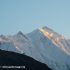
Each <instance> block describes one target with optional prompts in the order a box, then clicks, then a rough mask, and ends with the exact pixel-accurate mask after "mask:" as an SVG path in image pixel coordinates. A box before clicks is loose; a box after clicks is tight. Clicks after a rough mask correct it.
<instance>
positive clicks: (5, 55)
mask: <svg viewBox="0 0 70 70" xmlns="http://www.w3.org/2000/svg"><path fill="white" fill-rule="evenodd" d="M0 66H25V68H23V70H51V69H50V68H49V67H47V66H46V65H45V64H43V63H40V62H38V61H36V60H34V59H33V58H31V57H29V56H26V55H22V54H18V53H14V52H8V51H4V50H0Z"/></svg>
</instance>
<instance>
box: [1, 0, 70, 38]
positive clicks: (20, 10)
mask: <svg viewBox="0 0 70 70" xmlns="http://www.w3.org/2000/svg"><path fill="white" fill-rule="evenodd" d="M43 26H47V27H50V28H51V29H53V30H54V31H56V32H58V33H60V34H62V35H64V36H65V37H66V38H69V39H70V0H0V34H6V35H8V34H16V33H17V32H18V31H22V32H23V33H29V32H31V31H33V30H35V29H37V28H40V27H43Z"/></svg>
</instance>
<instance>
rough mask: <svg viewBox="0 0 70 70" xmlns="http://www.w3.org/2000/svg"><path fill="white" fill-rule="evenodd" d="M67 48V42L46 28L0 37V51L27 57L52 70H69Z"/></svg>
mask: <svg viewBox="0 0 70 70" xmlns="http://www.w3.org/2000/svg"><path fill="white" fill-rule="evenodd" d="M69 47H70V44H69V41H67V40H66V39H65V38H64V37H63V36H62V35H60V34H58V33H56V32H55V31H53V30H52V29H50V28H48V27H43V28H40V29H36V30H34V31H33V32H31V33H28V34H23V33H22V32H18V33H17V34H16V35H13V36H2V35H1V36H0V49H2V50H7V51H13V52H18V53H21V54H25V55H28V56H30V57H32V58H34V59H36V60H38V61H40V62H42V63H45V64H47V65H48V66H49V67H50V68H52V69H53V70H69V69H70V48H69ZM11 48H12V50H11Z"/></svg>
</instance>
